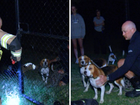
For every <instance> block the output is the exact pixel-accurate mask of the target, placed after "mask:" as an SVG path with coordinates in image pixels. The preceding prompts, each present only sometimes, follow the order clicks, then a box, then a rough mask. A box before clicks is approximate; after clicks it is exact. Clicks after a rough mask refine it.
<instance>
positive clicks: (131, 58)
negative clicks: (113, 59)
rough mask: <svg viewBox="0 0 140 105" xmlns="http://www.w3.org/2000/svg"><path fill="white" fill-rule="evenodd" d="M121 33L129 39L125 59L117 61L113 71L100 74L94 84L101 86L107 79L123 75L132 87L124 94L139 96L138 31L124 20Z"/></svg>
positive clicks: (131, 23) (133, 25)
mask: <svg viewBox="0 0 140 105" xmlns="http://www.w3.org/2000/svg"><path fill="white" fill-rule="evenodd" d="M122 34H123V36H124V38H125V40H130V44H129V46H128V55H127V56H126V58H125V59H120V60H119V61H118V67H119V68H118V69H117V70H116V71H115V72H114V73H112V74H110V75H108V76H103V75H100V79H99V80H97V81H96V84H97V85H98V86H101V85H103V84H104V83H105V82H107V81H110V82H111V81H114V80H115V79H117V78H119V77H122V76H123V75H125V76H126V77H127V78H128V79H129V80H130V82H131V83H132V86H133V87H134V90H133V91H129V92H126V94H125V95H126V96H127V97H137V96H140V33H139V32H138V31H137V29H136V25H135V24H134V23H133V22H132V21H126V22H125V23H123V25H122Z"/></svg>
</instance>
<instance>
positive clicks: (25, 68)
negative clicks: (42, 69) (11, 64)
mask: <svg viewBox="0 0 140 105" xmlns="http://www.w3.org/2000/svg"><path fill="white" fill-rule="evenodd" d="M37 68H38V66H36V65H35V64H33V63H31V62H29V63H25V64H24V65H23V66H22V72H23V73H25V72H26V71H28V70H35V69H37Z"/></svg>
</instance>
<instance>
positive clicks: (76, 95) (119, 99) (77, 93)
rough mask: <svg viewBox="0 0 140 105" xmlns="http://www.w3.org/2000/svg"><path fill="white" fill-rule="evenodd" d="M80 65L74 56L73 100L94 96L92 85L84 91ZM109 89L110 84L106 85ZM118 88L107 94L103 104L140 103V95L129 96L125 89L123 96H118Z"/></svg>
mask: <svg viewBox="0 0 140 105" xmlns="http://www.w3.org/2000/svg"><path fill="white" fill-rule="evenodd" d="M118 55H120V54H118ZM94 57H103V58H105V59H107V56H106V55H105V56H103V55H95V56H94ZM119 58H121V56H118V59H119ZM79 70H80V69H79V65H78V64H75V63H74V58H72V65H71V76H72V77H71V100H72V101H74V100H79V99H82V98H86V99H88V98H93V97H94V90H93V88H92V86H90V87H89V90H88V91H87V92H83V91H84V89H85V88H84V86H83V84H82V79H81V75H80V72H79ZM108 89H109V86H108V85H106V91H107V90H108ZM116 90H118V88H117V87H115V88H114V89H113V91H112V93H111V94H109V95H108V94H105V96H104V103H103V104H101V105H140V97H135V98H128V97H126V96H125V91H124V90H123V94H122V95H121V96H118V95H117V94H118V91H116ZM99 100H100V89H98V99H97V101H98V102H99Z"/></svg>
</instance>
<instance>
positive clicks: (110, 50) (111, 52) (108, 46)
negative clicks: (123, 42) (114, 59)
mask: <svg viewBox="0 0 140 105" xmlns="http://www.w3.org/2000/svg"><path fill="white" fill-rule="evenodd" d="M108 47H109V51H110V52H111V53H112V49H111V46H110V45H109V46H108Z"/></svg>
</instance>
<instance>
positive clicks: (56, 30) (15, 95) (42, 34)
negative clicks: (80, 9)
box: [0, 0, 69, 105]
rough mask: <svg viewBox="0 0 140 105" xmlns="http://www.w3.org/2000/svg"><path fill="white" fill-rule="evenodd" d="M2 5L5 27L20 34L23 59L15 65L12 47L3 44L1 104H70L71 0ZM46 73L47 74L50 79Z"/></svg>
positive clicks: (4, 0)
mask: <svg viewBox="0 0 140 105" xmlns="http://www.w3.org/2000/svg"><path fill="white" fill-rule="evenodd" d="M0 9H1V11H0V16H1V18H2V19H3V26H2V29H3V30H4V31H7V32H9V33H11V34H15V35H16V34H17V36H18V38H19V41H20V43H21V46H22V59H21V62H18V63H16V64H15V65H12V64H11V60H10V56H11V54H10V51H8V50H5V49H3V48H1V50H2V51H3V54H2V58H1V61H0V65H1V66H0V79H1V83H0V90H1V92H0V97H1V101H2V105H11V103H12V105H41V104H42V105H53V103H54V102H55V101H60V102H61V104H64V105H68V100H69V94H68V92H69V91H68V89H69V86H68V77H69V76H68V74H69V73H68V71H69V67H68V65H69V62H68V61H69V59H68V58H69V57H68V40H69V38H68V34H69V31H68V29H69V27H68V26H69V24H68V22H69V18H68V14H69V10H68V9H69V1H68V0H19V1H18V0H15V1H11V0H2V1H0ZM43 59H46V60H44V61H42V60H43ZM48 62H51V63H50V68H49V69H50V70H49V75H46V74H47V72H46V70H48V69H47V68H48V67H49V66H47V64H48ZM24 64H27V65H24ZM43 65H45V67H44V66H43ZM34 67H35V68H34ZM43 68H44V69H43ZM20 70H21V71H22V72H23V73H21V72H20ZM43 73H44V74H43ZM43 77H44V78H45V80H46V78H47V77H48V79H47V80H46V81H47V82H46V81H44V80H43ZM20 92H21V93H20ZM21 94H22V95H21ZM11 100H15V101H16V103H14V102H13V101H12V102H11ZM9 102H10V104H9Z"/></svg>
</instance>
